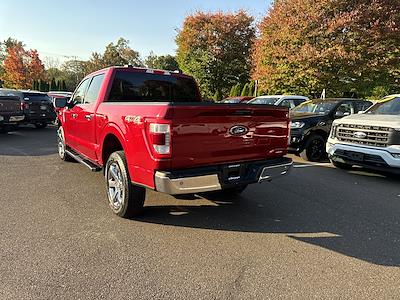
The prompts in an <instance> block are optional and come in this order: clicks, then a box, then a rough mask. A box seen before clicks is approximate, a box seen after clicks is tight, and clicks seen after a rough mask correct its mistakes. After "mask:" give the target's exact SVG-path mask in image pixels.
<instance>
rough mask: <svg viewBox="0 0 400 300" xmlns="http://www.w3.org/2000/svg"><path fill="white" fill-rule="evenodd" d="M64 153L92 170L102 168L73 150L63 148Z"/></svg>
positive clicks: (95, 170) (96, 170)
mask: <svg viewBox="0 0 400 300" xmlns="http://www.w3.org/2000/svg"><path fill="white" fill-rule="evenodd" d="M65 153H66V154H68V155H69V156H71V157H72V158H73V159H75V160H76V161H77V162H79V163H81V164H83V165H85V166H86V167H88V168H89V169H90V171H92V172H99V171H101V170H102V168H101V167H100V166H99V165H96V164H95V163H93V162H91V161H90V160H88V159H87V158H84V157H82V156H81V155H79V154H78V153H76V152H75V151H73V150H65Z"/></svg>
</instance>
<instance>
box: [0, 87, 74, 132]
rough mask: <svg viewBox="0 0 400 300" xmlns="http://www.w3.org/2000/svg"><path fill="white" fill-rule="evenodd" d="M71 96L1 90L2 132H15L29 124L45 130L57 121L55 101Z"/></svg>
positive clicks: (0, 117)
mask: <svg viewBox="0 0 400 300" xmlns="http://www.w3.org/2000/svg"><path fill="white" fill-rule="evenodd" d="M70 96H71V93H68V92H49V93H42V92H38V91H31V90H12V89H0V132H2V133H5V132H8V131H14V130H16V129H17V128H18V126H19V125H27V124H32V125H34V126H35V127H36V128H38V129H40V128H45V127H46V126H47V125H48V124H52V123H53V122H54V121H55V120H56V112H55V109H54V105H53V103H54V99H55V98H60V97H65V98H68V97H70Z"/></svg>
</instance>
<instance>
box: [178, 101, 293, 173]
mask: <svg viewBox="0 0 400 300" xmlns="http://www.w3.org/2000/svg"><path fill="white" fill-rule="evenodd" d="M170 109H172V139H171V140H172V159H171V168H172V169H178V168H183V167H185V168H187V167H188V166H191V167H196V166H203V165H213V164H224V163H230V162H244V161H251V160H265V159H269V158H275V157H281V156H282V155H285V154H286V151H287V143H288V138H287V136H288V126H289V118H288V109H287V108H282V107H276V106H264V105H263V106H258V105H240V104H239V105H235V104H234V105H222V104H221V105H219V104H210V105H193V106H188V105H174V106H173V107H171V108H170Z"/></svg>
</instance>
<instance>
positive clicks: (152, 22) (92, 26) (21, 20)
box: [0, 0, 271, 61]
mask: <svg viewBox="0 0 400 300" xmlns="http://www.w3.org/2000/svg"><path fill="white" fill-rule="evenodd" d="M270 3H271V1H270V0H248V1H246V0H242V1H239V0H224V1H223V0H202V1H200V0H168V1H162V0H147V1H146V0H144V1H143V0H142V1H136V0H131V1H129V0H114V1H110V0H108V1H106V0H97V1H95V0H80V1H79V0H67V1H54V0H51V1H50V0H36V1H30V0H28V1H27V0H0V7H1V9H0V40H4V39H6V38H8V37H13V38H16V39H18V40H22V41H23V42H24V43H25V44H26V46H27V48H33V49H37V50H38V51H39V54H40V57H41V58H42V59H43V58H44V57H52V58H55V59H59V60H61V61H64V60H67V59H70V58H72V57H73V56H76V57H77V59H88V58H89V56H90V54H91V53H92V52H93V51H97V52H103V51H104V48H105V46H106V45H107V44H108V43H110V42H115V41H117V40H118V38H119V37H124V38H126V39H128V40H129V41H130V46H131V47H132V48H133V49H135V50H136V51H139V53H140V54H141V56H142V57H145V56H147V55H148V54H149V53H150V51H153V52H154V53H156V54H158V55H164V54H174V53H175V50H176V45H175V36H176V31H177V29H179V28H181V26H182V23H183V20H184V19H185V17H186V16H187V15H188V14H191V13H194V12H196V11H197V10H201V11H218V10H222V11H237V10H239V9H245V10H247V11H248V13H249V14H251V15H252V16H254V17H255V19H256V20H258V21H259V20H261V18H262V17H263V16H264V15H265V14H266V12H267V10H268V8H269V6H270Z"/></svg>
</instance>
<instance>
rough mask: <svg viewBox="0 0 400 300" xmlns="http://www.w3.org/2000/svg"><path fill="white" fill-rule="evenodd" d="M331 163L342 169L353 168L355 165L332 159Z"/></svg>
mask: <svg viewBox="0 0 400 300" xmlns="http://www.w3.org/2000/svg"><path fill="white" fill-rule="evenodd" d="M331 163H332V165H334V166H335V167H336V168H338V169H342V170H351V168H352V167H353V165H349V164H346V163H341V162H337V161H333V160H331Z"/></svg>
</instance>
